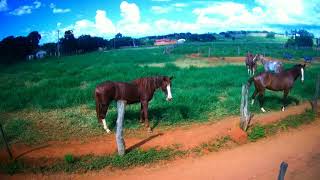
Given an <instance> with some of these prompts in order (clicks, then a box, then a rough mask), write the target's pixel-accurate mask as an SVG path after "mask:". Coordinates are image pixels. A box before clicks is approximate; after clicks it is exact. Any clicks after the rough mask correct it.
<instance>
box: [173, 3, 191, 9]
mask: <svg viewBox="0 0 320 180" xmlns="http://www.w3.org/2000/svg"><path fill="white" fill-rule="evenodd" d="M173 6H174V7H180V8H181V7H187V6H188V4H186V3H175V4H173Z"/></svg>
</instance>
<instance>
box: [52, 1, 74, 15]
mask: <svg viewBox="0 0 320 180" xmlns="http://www.w3.org/2000/svg"><path fill="white" fill-rule="evenodd" d="M50 8H51V9H52V12H53V13H54V14H58V13H60V14H62V13H68V12H70V11H71V9H69V8H66V9H62V8H57V6H56V5H55V4H53V3H51V4H50Z"/></svg>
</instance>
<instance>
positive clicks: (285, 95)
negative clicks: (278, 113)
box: [281, 90, 289, 111]
mask: <svg viewBox="0 0 320 180" xmlns="http://www.w3.org/2000/svg"><path fill="white" fill-rule="evenodd" d="M288 94H289V90H284V91H283V106H282V108H281V110H282V111H284V110H285V107H286V106H287V97H288Z"/></svg>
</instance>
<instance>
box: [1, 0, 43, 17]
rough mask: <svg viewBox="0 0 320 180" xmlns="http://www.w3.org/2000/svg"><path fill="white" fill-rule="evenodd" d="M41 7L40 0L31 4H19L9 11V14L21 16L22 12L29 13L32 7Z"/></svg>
mask: <svg viewBox="0 0 320 180" xmlns="http://www.w3.org/2000/svg"><path fill="white" fill-rule="evenodd" d="M1 3H2V1H1ZM0 7H1V4H0ZM40 7H41V2H39V1H34V2H33V5H25V6H20V7H18V8H17V9H15V10H13V11H11V12H10V13H9V14H11V15H14V16H22V15H24V14H31V13H32V10H33V9H38V8H40Z"/></svg>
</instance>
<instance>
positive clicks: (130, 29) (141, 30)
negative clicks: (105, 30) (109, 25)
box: [117, 1, 151, 36]
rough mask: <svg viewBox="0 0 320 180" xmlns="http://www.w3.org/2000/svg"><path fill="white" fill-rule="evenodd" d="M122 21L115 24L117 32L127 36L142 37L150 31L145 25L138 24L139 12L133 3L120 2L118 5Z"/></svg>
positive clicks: (148, 26) (147, 25)
mask: <svg viewBox="0 0 320 180" xmlns="http://www.w3.org/2000/svg"><path fill="white" fill-rule="evenodd" d="M120 12H121V17H122V19H121V20H120V21H119V22H118V23H117V31H118V32H120V33H122V34H124V35H127V36H142V35H146V34H147V33H149V32H150V31H151V27H150V25H149V24H147V23H142V22H140V10H139V7H138V6H137V5H136V4H135V3H128V2H127V1H122V3H121V4H120Z"/></svg>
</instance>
